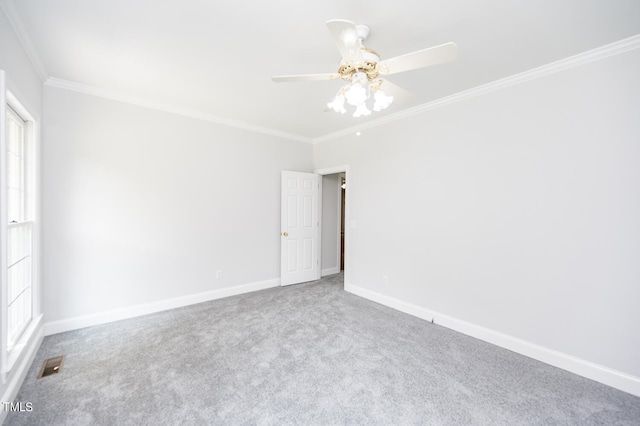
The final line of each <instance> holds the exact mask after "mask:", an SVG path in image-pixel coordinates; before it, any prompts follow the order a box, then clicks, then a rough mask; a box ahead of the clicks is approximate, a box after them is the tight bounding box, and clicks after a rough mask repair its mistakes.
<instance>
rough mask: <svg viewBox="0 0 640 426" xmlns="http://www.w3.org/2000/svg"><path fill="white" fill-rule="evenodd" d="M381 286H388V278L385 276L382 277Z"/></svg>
mask: <svg viewBox="0 0 640 426" xmlns="http://www.w3.org/2000/svg"><path fill="white" fill-rule="evenodd" d="M382 284H384V285H388V284H389V277H388V276H386V275H383V276H382Z"/></svg>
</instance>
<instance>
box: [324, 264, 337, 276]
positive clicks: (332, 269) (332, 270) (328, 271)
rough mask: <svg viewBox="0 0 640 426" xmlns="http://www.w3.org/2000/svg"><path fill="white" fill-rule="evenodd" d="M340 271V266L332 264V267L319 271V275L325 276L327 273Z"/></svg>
mask: <svg viewBox="0 0 640 426" xmlns="http://www.w3.org/2000/svg"><path fill="white" fill-rule="evenodd" d="M339 273H340V267H339V266H334V267H333V268H326V269H323V270H322V272H321V276H323V277H326V276H327V275H335V274H339Z"/></svg>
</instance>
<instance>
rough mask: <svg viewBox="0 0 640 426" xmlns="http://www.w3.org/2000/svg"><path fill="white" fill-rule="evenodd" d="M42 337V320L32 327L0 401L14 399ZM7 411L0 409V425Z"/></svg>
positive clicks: (11, 400)
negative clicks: (32, 329)
mask: <svg viewBox="0 0 640 426" xmlns="http://www.w3.org/2000/svg"><path fill="white" fill-rule="evenodd" d="M42 339H44V326H43V324H42V322H39V324H38V325H37V326H36V328H35V329H34V331H33V334H32V335H31V338H30V339H29V342H28V343H27V344H26V346H25V347H24V349H23V351H24V353H23V354H22V355H21V356H20V359H19V360H18V361H17V362H16V364H15V365H14V366H13V369H12V370H11V373H10V374H9V375H8V380H7V384H6V388H5V391H4V395H2V399H1V400H0V401H2V402H13V401H14V400H15V399H16V397H17V396H18V391H19V390H20V387H21V386H22V383H23V382H24V379H25V377H27V373H28V372H29V368H30V367H31V364H32V363H33V360H34V359H35V357H36V354H37V353H38V349H40V345H41V344H42ZM22 402H25V401H22ZM7 413H8V411H5V410H0V425H1V424H2V423H4V420H5V418H6V417H7Z"/></svg>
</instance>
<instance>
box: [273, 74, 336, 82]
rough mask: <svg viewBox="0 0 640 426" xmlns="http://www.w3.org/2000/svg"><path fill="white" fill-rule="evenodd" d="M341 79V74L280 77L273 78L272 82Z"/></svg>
mask: <svg viewBox="0 0 640 426" xmlns="http://www.w3.org/2000/svg"><path fill="white" fill-rule="evenodd" d="M339 78H340V74H338V73H331V74H301V75H278V76H275V77H271V80H273V81H275V82H276V83H284V82H289V81H324V80H337V79H339Z"/></svg>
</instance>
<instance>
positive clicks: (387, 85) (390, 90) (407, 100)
mask: <svg viewBox="0 0 640 426" xmlns="http://www.w3.org/2000/svg"><path fill="white" fill-rule="evenodd" d="M380 90H382V91H383V92H384V93H385V94H386V95H389V96H393V103H394V104H396V105H401V106H405V105H409V104H412V103H413V102H414V101H415V100H416V96H415V95H414V94H413V93H411V92H409V91H408V90H406V89H403V88H402V87H400V86H398V85H397V84H394V83H392V82H390V81H389V80H384V79H382V84H381V85H380Z"/></svg>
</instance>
